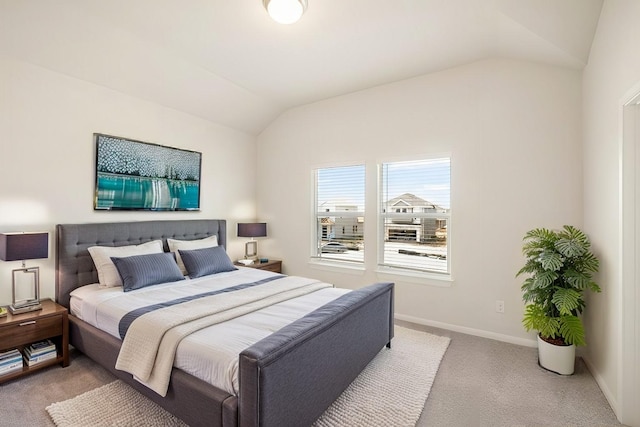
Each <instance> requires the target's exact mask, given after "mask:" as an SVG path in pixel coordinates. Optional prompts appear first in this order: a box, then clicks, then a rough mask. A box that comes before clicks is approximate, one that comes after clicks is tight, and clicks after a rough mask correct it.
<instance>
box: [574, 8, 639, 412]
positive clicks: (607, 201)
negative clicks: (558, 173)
mask: <svg viewBox="0 0 640 427" xmlns="http://www.w3.org/2000/svg"><path fill="white" fill-rule="evenodd" d="M639 19H640V2H638V1H637V0H607V1H605V3H604V6H603V8H602V13H601V15H600V21H599V24H598V30H597V33H596V36H595V39H594V42H593V45H592V48H591V54H590V57H589V64H588V65H587V67H586V68H585V70H584V84H583V93H584V189H585V191H584V194H585V197H584V212H585V214H584V220H585V229H586V231H587V232H588V233H589V235H590V236H591V238H592V241H593V244H594V248H595V250H596V252H597V253H598V254H599V256H600V262H601V269H600V274H599V275H598V281H599V283H600V285H601V287H602V288H603V292H602V294H601V295H595V296H593V298H590V302H589V303H590V306H589V309H588V312H587V313H586V319H585V320H586V322H585V324H586V327H587V331H588V336H587V339H588V341H589V346H588V350H589V351H588V354H587V355H586V358H587V361H588V363H589V367H590V369H591V370H592V372H593V373H594V376H595V377H596V379H597V380H598V382H599V384H600V388H601V389H602V390H603V392H604V393H605V395H606V396H607V398H608V399H609V402H610V403H611V406H612V407H613V409H614V410H615V411H616V413H617V414H618V415H619V416H620V404H621V401H622V398H623V396H621V394H620V386H621V380H623V378H624V377H625V376H626V373H625V372H623V371H622V368H623V367H622V366H621V364H620V360H621V339H622V338H621V318H622V316H621V315H622V310H621V309H622V289H623V287H627V286H636V287H637V286H638V285H637V284H634V283H621V279H620V278H621V274H622V272H621V265H620V259H621V252H620V245H621V235H620V233H621V230H620V226H621V222H620V214H621V212H620V172H621V170H620V147H621V145H620V144H621V136H622V128H621V124H622V121H621V119H622V105H623V103H624V102H625V101H627V100H628V99H629V97H630V96H631V95H632V94H633V93H634V92H635V93H637V92H640V54H639V50H638V40H640V26H639V25H638V20H639ZM636 274H637V273H636ZM637 310H640V308H637ZM636 340H638V337H637V335H636ZM637 342H638V341H636V343H637ZM636 345H637V344H636ZM629 397H630V396H627V398H629ZM628 403H630V404H631V405H635V408H636V409H635V411H636V414H638V409H637V408H638V403H639V402H638V396H635V399H633V400H632V401H630V402H628ZM622 421H623V422H628V421H626V420H625V419H622Z"/></svg>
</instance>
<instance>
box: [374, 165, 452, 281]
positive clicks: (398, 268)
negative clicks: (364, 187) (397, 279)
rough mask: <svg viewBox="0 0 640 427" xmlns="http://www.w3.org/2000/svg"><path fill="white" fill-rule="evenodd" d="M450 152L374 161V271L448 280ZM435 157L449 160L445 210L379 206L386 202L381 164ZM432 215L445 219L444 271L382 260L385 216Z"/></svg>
mask: <svg viewBox="0 0 640 427" xmlns="http://www.w3.org/2000/svg"><path fill="white" fill-rule="evenodd" d="M451 157H452V156H451V154H450V153H441V154H431V155H424V156H411V158H400V159H398V158H394V159H389V160H381V161H379V162H378V164H377V173H378V176H377V180H376V194H377V201H376V202H377V204H376V216H377V217H376V223H377V225H376V228H377V231H378V239H377V242H376V256H377V268H376V271H377V272H378V273H384V274H392V275H402V276H407V277H410V278H415V279H416V280H418V281H421V279H433V280H436V281H452V280H453V276H452V258H451V253H452V250H451V249H452V242H451V230H452V216H453V215H452V206H451V205H452V198H451V176H452V173H451V171H452V167H451V164H452V158H451ZM437 159H447V160H448V161H449V204H450V206H449V208H448V209H447V212H446V213H442V212H434V213H428V212H413V209H409V208H410V207H407V208H405V209H404V210H406V211H407V212H395V211H396V210H400V211H402V210H403V209H402V208H394V212H383V206H384V205H385V203H386V202H387V201H386V200H383V197H384V179H385V177H384V172H383V168H384V165H386V164H393V163H405V162H407V163H408V162H419V161H429V160H437ZM409 211H411V212H409ZM416 217H418V218H433V219H434V220H435V221H438V220H440V219H446V224H447V227H446V233H447V234H446V245H447V249H446V260H447V261H446V271H438V270H432V269H426V268H412V267H409V266H403V265H398V264H395V263H390V262H385V252H384V251H385V243H388V242H386V241H385V234H386V232H385V220H386V219H388V218H391V219H393V218H397V219H401V220H405V221H407V220H413V219H414V218H416Z"/></svg>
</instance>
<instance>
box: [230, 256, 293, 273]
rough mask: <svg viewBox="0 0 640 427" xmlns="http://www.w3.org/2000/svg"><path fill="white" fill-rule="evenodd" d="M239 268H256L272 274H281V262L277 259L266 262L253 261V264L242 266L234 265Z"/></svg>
mask: <svg viewBox="0 0 640 427" xmlns="http://www.w3.org/2000/svg"><path fill="white" fill-rule="evenodd" d="M235 264H236V265H237V266H240V267H249V268H257V269H259V270H266V271H273V272H274V273H282V261H280V260H278V259H270V260H269V261H267V262H260V261H254V262H253V264H249V265H244V264H240V263H238V262H236V263H235Z"/></svg>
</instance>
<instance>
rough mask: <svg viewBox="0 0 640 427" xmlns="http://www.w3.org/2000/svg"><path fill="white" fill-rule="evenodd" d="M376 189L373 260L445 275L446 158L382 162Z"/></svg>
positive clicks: (448, 214) (447, 224)
mask: <svg viewBox="0 0 640 427" xmlns="http://www.w3.org/2000/svg"><path fill="white" fill-rule="evenodd" d="M379 191H380V227H381V230H380V236H381V238H380V246H381V249H380V250H379V254H378V255H379V256H378V262H379V264H380V265H382V266H386V267H394V268H400V269H406V270H415V271H423V272H431V273H439V274H450V264H449V261H450V250H449V235H450V233H451V221H450V220H451V212H450V210H451V209H450V199H451V161H450V159H449V158H448V157H447V158H438V159H426V160H415V161H408V162H393V163H383V164H381V165H380V188H379Z"/></svg>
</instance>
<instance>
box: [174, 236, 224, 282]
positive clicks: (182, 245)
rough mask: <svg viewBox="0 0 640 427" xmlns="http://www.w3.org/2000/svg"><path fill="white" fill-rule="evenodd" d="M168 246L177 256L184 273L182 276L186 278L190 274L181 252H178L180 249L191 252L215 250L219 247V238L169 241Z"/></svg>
mask: <svg viewBox="0 0 640 427" xmlns="http://www.w3.org/2000/svg"><path fill="white" fill-rule="evenodd" d="M167 244H168V245H169V251H171V252H174V253H175V254H176V261H178V267H180V271H182V274H184V275H185V276H186V275H187V274H188V273H187V268H186V267H185V266H184V262H182V258H180V252H178V249H182V250H183V251H191V250H194V249H204V248H213V247H215V246H218V236H209V237H205V238H204V239H198V240H175V239H167Z"/></svg>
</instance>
